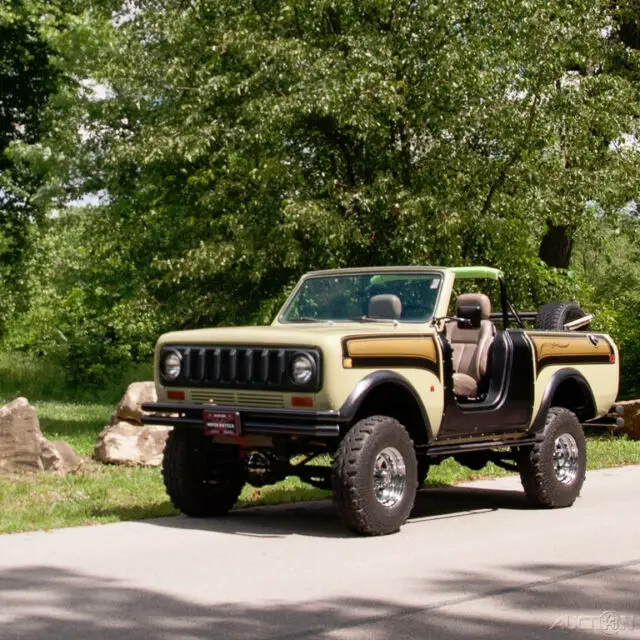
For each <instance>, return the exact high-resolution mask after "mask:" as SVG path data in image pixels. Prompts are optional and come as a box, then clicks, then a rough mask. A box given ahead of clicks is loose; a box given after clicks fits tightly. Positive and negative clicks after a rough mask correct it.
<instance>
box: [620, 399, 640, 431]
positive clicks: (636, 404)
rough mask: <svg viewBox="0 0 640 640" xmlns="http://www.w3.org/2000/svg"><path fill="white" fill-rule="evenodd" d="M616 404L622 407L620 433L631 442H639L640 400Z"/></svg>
mask: <svg viewBox="0 0 640 640" xmlns="http://www.w3.org/2000/svg"><path fill="white" fill-rule="evenodd" d="M616 404H621V405H622V406H623V407H624V415H623V418H624V427H622V429H621V432H622V433H626V434H627V435H628V436H629V437H630V438H631V439H632V440H640V400H625V401H623V402H617V403H616Z"/></svg>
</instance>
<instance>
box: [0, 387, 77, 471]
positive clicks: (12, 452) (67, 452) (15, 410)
mask: <svg viewBox="0 0 640 640" xmlns="http://www.w3.org/2000/svg"><path fill="white" fill-rule="evenodd" d="M81 464H82V459H81V458H80V457H79V456H77V455H76V454H75V452H74V451H73V449H72V448H71V447H70V446H69V445H68V444H67V443H66V442H49V441H48V440H47V439H46V438H44V437H43V436H42V431H41V430H40V422H39V421H38V416H37V415H36V411H35V409H34V408H33V407H32V406H31V405H30V404H29V401H28V400H27V399H26V398H16V399H15V400H13V401H12V402H10V403H9V404H7V405H5V406H4V407H2V408H1V409H0V471H9V472H19V471H55V472H56V473H60V474H65V473H68V472H69V471H77V470H78V469H79V468H80V465H81Z"/></svg>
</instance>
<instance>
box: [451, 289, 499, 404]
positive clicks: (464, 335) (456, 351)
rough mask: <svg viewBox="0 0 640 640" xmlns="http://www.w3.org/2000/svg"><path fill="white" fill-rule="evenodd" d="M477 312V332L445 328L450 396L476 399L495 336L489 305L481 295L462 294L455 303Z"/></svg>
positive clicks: (454, 327)
mask: <svg viewBox="0 0 640 640" xmlns="http://www.w3.org/2000/svg"><path fill="white" fill-rule="evenodd" d="M464 306H477V307H479V308H480V317H481V320H480V328H471V329H461V328H459V327H458V325H457V323H454V322H451V323H449V324H448V325H447V328H446V335H447V339H448V340H449V343H450V344H451V347H452V349H453V354H452V358H453V372H454V373H453V392H454V394H455V395H456V396H462V397H466V398H469V397H475V396H477V394H478V386H479V383H480V380H481V379H482V377H483V376H484V375H485V374H486V372H487V360H488V355H489V347H490V346H491V343H492V342H493V338H494V337H495V335H496V328H495V326H494V324H493V322H491V301H490V300H489V298H488V296H486V295H485V294H483V293H463V294H461V295H459V296H458V298H457V299H456V314H457V313H458V310H459V309H460V307H464Z"/></svg>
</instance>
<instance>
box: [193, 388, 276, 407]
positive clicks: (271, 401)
mask: <svg viewBox="0 0 640 640" xmlns="http://www.w3.org/2000/svg"><path fill="white" fill-rule="evenodd" d="M191 399H192V400H193V402H202V403H203V404H206V403H208V402H211V401H213V402H215V404H220V405H229V406H238V407H261V408H266V409H269V408H271V409H282V408H284V396H283V395H282V394H279V393H260V392H257V393H256V392H251V391H238V392H236V391H220V389H194V390H193V391H192V392H191Z"/></svg>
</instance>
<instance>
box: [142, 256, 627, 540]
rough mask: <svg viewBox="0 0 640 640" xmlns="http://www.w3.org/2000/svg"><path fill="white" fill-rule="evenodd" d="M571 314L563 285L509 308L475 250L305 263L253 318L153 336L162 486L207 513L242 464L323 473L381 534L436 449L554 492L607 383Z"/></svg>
mask: <svg viewBox="0 0 640 640" xmlns="http://www.w3.org/2000/svg"><path fill="white" fill-rule="evenodd" d="M483 286H484V287H486V288H489V289H491V290H492V292H493V297H494V298H498V300H497V302H498V305H497V306H498V307H499V312H498V313H492V311H491V300H490V298H489V296H487V295H485V294H483V293H477V291H478V290H480V289H482V288H483ZM494 302H495V300H494ZM589 320H590V316H586V317H585V316H584V314H583V313H582V311H581V310H580V309H579V307H578V306H577V305H575V304H574V303H551V304H549V305H545V307H543V308H542V310H541V311H540V313H538V314H530V313H529V314H518V313H517V312H516V311H515V309H514V308H513V306H512V305H511V304H510V303H509V301H508V299H507V294H506V288H505V283H504V279H503V277H502V274H501V273H500V272H499V271H498V270H496V269H491V268H487V267H462V268H441V267H385V268H365V269H340V270H332V271H322V272H314V273H309V274H307V275H305V276H304V277H303V278H302V279H301V280H300V282H299V283H298V285H297V287H296V288H295V289H294V291H293V292H292V294H291V296H290V297H289V300H288V301H287V302H286V304H285V305H284V307H283V309H282V310H281V312H280V313H279V314H278V316H277V318H276V319H275V321H274V322H273V324H272V325H270V326H265V327H235V328H217V329H200V330H195V331H180V332H175V333H168V334H165V335H163V336H161V338H160V339H159V340H158V343H157V347H156V357H155V360H156V366H155V380H156V387H157V393H158V402H157V403H153V404H146V405H144V409H145V410H147V411H149V412H151V413H152V415H149V416H148V417H146V418H145V421H146V422H148V423H152V424H169V425H173V426H174V427H175V428H174V430H173V431H172V432H171V434H170V436H169V439H168V442H167V447H166V451H165V458H164V463H163V464H164V466H163V474H164V479H165V485H166V487H167V491H168V493H169V496H170V497H171V499H172V501H173V502H174V504H175V505H176V506H177V507H178V508H179V509H180V510H182V511H183V512H184V513H186V514H188V515H193V516H214V515H220V514H223V513H226V512H227V511H228V510H229V509H230V508H231V507H232V506H233V504H234V503H235V501H236V500H237V498H238V495H239V493H240V490H241V489H242V487H243V485H244V484H245V482H247V481H248V482H250V483H251V484H253V485H254V486H261V485H264V484H269V483H273V482H277V481H278V480H280V479H282V478H284V477H286V476H288V475H297V476H299V477H300V478H302V479H303V480H305V481H307V482H309V483H311V484H313V485H316V486H320V487H326V488H331V489H332V490H333V495H334V500H335V502H336V504H337V507H338V510H339V512H340V514H341V516H342V518H343V520H344V521H345V523H346V525H347V526H348V527H349V528H351V529H353V530H354V531H357V532H360V533H364V534H370V535H375V534H385V533H391V532H393V531H397V530H398V529H399V528H400V526H401V525H402V524H403V522H404V521H405V520H406V518H407V517H408V515H409V513H410V511H411V508H412V506H413V503H414V499H415V493H416V489H417V487H418V486H419V484H420V483H421V482H422V481H423V480H424V478H425V476H426V474H427V473H428V469H429V467H430V466H431V465H433V464H438V463H439V462H441V461H442V460H443V459H445V458H447V457H450V456H453V457H454V458H455V459H456V460H458V461H459V462H460V463H462V464H465V465H467V466H469V467H471V468H474V469H479V468H481V467H482V466H484V465H485V464H486V463H487V462H489V461H493V462H494V463H496V464H498V465H500V466H502V467H504V468H507V469H513V470H518V471H519V472H520V475H521V478H522V482H523V486H524V489H525V493H526V494H527V496H528V497H529V499H530V500H532V501H533V502H534V503H536V504H538V505H540V506H546V507H564V506H569V505H570V504H572V503H573V501H574V500H575V498H576V497H577V495H578V493H579V491H580V488H581V486H582V483H583V481H584V476H585V469H586V446H585V440H584V435H583V431H582V425H581V423H584V422H588V421H590V420H594V419H596V418H598V417H600V416H602V415H604V414H606V413H608V412H609V411H610V410H611V408H612V405H613V402H614V400H615V398H616V395H617V390H618V351H617V348H616V346H615V344H614V342H613V341H612V340H611V338H610V337H609V336H607V335H604V334H601V333H595V332H591V331H590V330H589V327H588V324H589ZM527 323H533V327H532V328H529V329H528V328H526V326H525V325H526V324H527ZM323 461H324V462H325V463H326V464H322V462H323ZM310 462H313V463H312V464H309V463H310Z"/></svg>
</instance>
